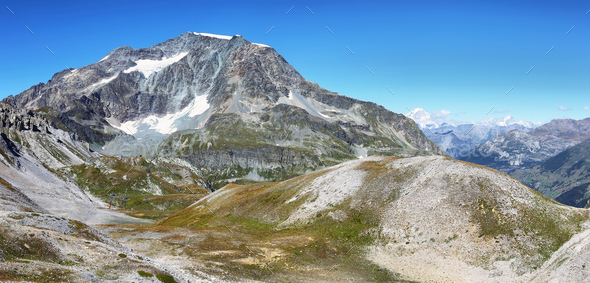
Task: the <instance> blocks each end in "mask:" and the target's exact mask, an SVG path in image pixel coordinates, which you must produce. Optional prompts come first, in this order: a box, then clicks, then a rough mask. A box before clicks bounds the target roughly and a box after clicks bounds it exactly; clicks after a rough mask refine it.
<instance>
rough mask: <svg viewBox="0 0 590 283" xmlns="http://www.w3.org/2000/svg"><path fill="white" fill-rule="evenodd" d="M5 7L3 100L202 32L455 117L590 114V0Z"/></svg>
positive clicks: (372, 96) (373, 94)
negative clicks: (56, 77) (121, 54)
mask: <svg viewBox="0 0 590 283" xmlns="http://www.w3.org/2000/svg"><path fill="white" fill-rule="evenodd" d="M2 6H7V7H8V8H9V9H10V10H11V11H12V12H14V14H12V12H11V11H9V10H8V9H7V8H6V7H0V8H1V9H0V25H1V26H2V29H0V38H2V44H0V62H1V64H0V86H1V87H0V98H4V97H6V96H8V95H10V94H13V95H14V94H18V93H19V92H21V91H23V90H25V89H27V88H29V87H30V86H32V85H34V84H37V83H39V82H47V80H49V79H50V78H51V76H52V75H53V74H54V73H56V72H58V71H60V70H63V69H65V68H66V66H68V67H71V68H79V67H82V66H85V65H88V64H91V63H94V62H97V61H98V60H100V59H101V58H102V57H104V56H105V55H106V54H107V53H108V52H109V51H111V50H112V49H114V48H116V47H119V46H131V47H133V48H142V47H148V46H151V45H154V44H157V43H159V42H162V41H165V40H167V39H169V38H172V37H176V36H178V35H180V34H182V33H184V32H186V31H195V32H206V33H216V34H223V35H235V34H240V35H242V36H244V37H245V38H246V39H247V40H249V41H251V42H257V43H264V44H267V45H270V46H272V47H274V48H275V49H276V50H277V51H278V52H279V53H280V54H281V55H282V56H283V57H285V59H286V60H287V61H288V62H289V63H290V64H291V65H293V66H294V67H295V68H296V69H297V70H298V71H299V72H300V73H301V74H302V75H303V76H304V77H305V78H307V79H308V80H310V81H314V82H317V83H318V84H320V86H322V87H324V88H327V89H329V90H331V91H336V92H338V93H340V94H343V95H347V96H351V97H354V98H357V99H362V100H368V101H373V102H375V103H378V104H381V105H383V106H385V107H386V108H388V109H390V110H392V111H394V112H398V113H407V112H408V110H407V109H406V107H408V108H410V109H414V108H418V107H419V108H423V109H425V110H426V111H428V112H432V111H441V110H443V109H444V110H446V111H450V112H451V114H450V115H449V116H448V118H450V119H454V120H467V121H479V120H482V119H484V118H490V117H501V116H505V115H512V116H514V118H516V119H517V120H528V121H542V122H548V121H550V120H551V119H554V118H563V117H570V118H574V119H582V118H586V117H590V110H584V109H585V107H586V109H587V107H589V106H590V84H589V83H590V80H589V79H590V64H589V63H590V40H589V39H590V14H588V15H586V12H588V11H589V10H590V2H588V1H579V2H574V1H572V2H569V1H568V2H563V1H487V2H485V3H484V2H483V1H444V2H443V1H404V2H399V1H396V2H393V1H388V2H385V1H379V2H364V1H363V2H361V1H324V2H317V1H313V2H303V1H222V2H218V1H211V2H203V1H111V0H106V1H88V2H86V1H58V2H54V1H16V0H9V1H3V5H2ZM293 6H294V7H293ZM306 6H307V7H309V9H310V10H311V11H313V14H312V12H310V10H308V9H307V8H306ZM291 7H293V9H292V10H291V11H290V12H289V13H288V14H286V13H287V11H289V9H291ZM326 26H327V27H328V28H329V29H330V30H331V31H332V32H333V33H334V34H332V32H331V31H330V30H328V28H326ZM27 27H28V28H30V29H31V31H32V32H33V33H34V34H32V33H31V32H30V31H29V30H28V29H27ZM271 27H274V28H273V29H272V30H271V31H270V32H268V34H266V33H267V31H268V30H270V29H271ZM572 27H574V28H573V29H572V30H571V31H570V32H569V33H568V34H567V35H566V33H567V32H568V30H570V29H571V28H572ZM46 47H49V48H50V49H51V50H52V51H53V53H55V54H52V53H51V52H50V51H49V50H48V49H47V48H46ZM347 47H348V48H349V49H350V50H352V52H354V55H353V54H352V53H351V52H350V51H349V50H348V49H347ZM552 47H553V49H552V50H551V52H549V54H546V52H547V51H549V50H550V49H551V48H552ZM533 66H534V68H533V70H531V71H530V73H529V74H528V75H526V72H527V71H529V70H530V69H531V68H532V67H533ZM367 67H368V68H369V69H370V70H371V71H372V72H373V73H374V74H372V73H371V72H370V71H369V70H368V69H367ZM386 86H387V87H389V88H390V89H391V90H392V91H393V92H394V93H395V95H392V94H391V93H390V92H389V91H388V90H387V88H386ZM513 86H514V88H513V89H512V91H511V92H510V93H509V94H508V95H506V92H507V91H508V90H510V89H511V88H512V87H513ZM492 107H494V109H493V110H492V111H490V113H489V114H487V115H486V113H487V112H488V111H489V110H490V109H491V108H492ZM560 109H561V110H560Z"/></svg>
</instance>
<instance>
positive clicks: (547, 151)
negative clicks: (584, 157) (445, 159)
mask: <svg viewBox="0 0 590 283" xmlns="http://www.w3.org/2000/svg"><path fill="white" fill-rule="evenodd" d="M587 138H590V118H587V119H584V120H573V119H555V120H552V121H551V122H549V123H547V124H544V125H542V126H540V127H538V128H536V129H534V130H531V131H529V132H522V131H519V130H513V131H511V132H509V133H506V134H504V135H500V136H497V137H495V138H493V139H492V140H490V141H487V142H485V143H483V144H481V145H479V146H478V147H477V148H476V150H475V152H477V153H481V152H483V153H485V154H480V155H477V156H475V155H469V156H465V157H461V158H460V159H461V160H465V161H469V162H473V163H476V164H480V165H484V166H488V167H491V168H494V169H496V170H500V171H504V172H510V171H512V170H515V169H519V168H530V167H534V166H536V165H538V164H540V163H542V162H543V161H545V160H547V159H549V158H551V157H553V156H555V155H557V154H559V153H560V152H562V151H564V150H566V149H567V148H569V147H572V146H574V145H576V144H578V143H579V142H580V141H582V140H585V139H587Z"/></svg>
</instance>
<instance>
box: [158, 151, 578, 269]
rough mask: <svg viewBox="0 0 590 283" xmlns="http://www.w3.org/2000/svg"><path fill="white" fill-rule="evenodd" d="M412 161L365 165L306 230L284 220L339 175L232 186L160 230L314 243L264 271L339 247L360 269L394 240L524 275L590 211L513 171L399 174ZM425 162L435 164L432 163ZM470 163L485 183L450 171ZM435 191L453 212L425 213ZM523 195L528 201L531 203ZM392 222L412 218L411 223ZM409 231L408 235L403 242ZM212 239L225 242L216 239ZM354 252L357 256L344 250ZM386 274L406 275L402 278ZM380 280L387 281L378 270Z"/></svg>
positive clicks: (416, 167) (414, 167) (447, 162)
mask: <svg viewBox="0 0 590 283" xmlns="http://www.w3.org/2000/svg"><path fill="white" fill-rule="evenodd" d="M408 160H412V159H406V160H403V159H395V158H381V159H377V160H372V161H364V162H359V163H358V166H356V167H355V169H356V170H362V171H364V172H365V175H364V176H365V177H364V182H363V184H362V186H361V188H360V190H359V191H358V192H357V193H356V194H355V195H353V196H352V197H350V198H347V199H346V200H344V201H342V202H340V203H337V204H330V205H329V208H328V209H325V210H323V211H321V212H319V213H317V214H315V215H312V216H311V218H310V219H308V220H309V221H307V222H303V223H299V224H296V225H284V223H285V222H284V221H285V220H287V219H289V217H290V216H291V215H292V214H294V212H296V211H297V210H298V209H299V208H300V207H302V206H305V204H306V203H308V202H313V201H314V200H317V195H314V194H313V193H311V194H304V195H299V194H300V193H301V191H302V190H303V189H304V188H306V187H308V186H309V185H310V184H311V183H312V182H313V181H314V180H316V179H317V178H319V177H321V176H322V175H325V174H328V173H329V172H331V171H333V170H339V169H328V170H323V171H319V172H314V173H310V174H306V175H303V176H299V177H296V178H293V179H290V180H287V181H284V182H280V183H260V184H252V185H245V186H237V185H229V186H227V187H225V188H224V189H222V190H221V191H219V192H217V193H216V194H214V195H212V196H209V197H207V198H205V199H203V200H201V201H200V202H199V203H198V204H197V205H195V206H192V207H189V208H187V209H185V210H183V211H180V212H178V213H177V214H175V215H172V216H170V217H168V218H166V219H163V220H161V221H160V222H158V223H157V224H158V225H160V226H162V227H164V226H174V227H191V228H192V229H194V230H195V231H211V230H226V229H228V228H229V229H231V230H232V231H233V233H235V234H237V235H239V238H244V239H245V238H250V237H256V238H257V241H260V242H263V243H265V242H277V241H278V242H281V241H279V240H278V239H283V238H288V237H296V236H297V235H305V236H307V237H309V238H311V239H313V240H311V241H310V242H308V244H307V245H306V246H305V250H306V251H305V252H303V250H304V249H303V248H302V247H297V248H295V249H292V248H290V247H291V245H289V244H288V243H284V245H283V246H280V245H279V246H280V249H281V250H282V252H283V253H284V254H286V255H285V256H283V257H281V259H280V260H275V261H272V260H271V261H266V262H265V263H264V264H259V266H266V265H268V264H270V265H272V266H273V267H274V268H285V267H286V266H292V265H295V266H307V265H316V266H317V265H322V264H325V263H326V262H322V261H321V259H322V256H321V255H322V254H325V253H329V252H328V251H329V250H333V251H338V252H336V255H337V256H336V257H334V258H333V259H334V262H337V260H336V258H340V259H341V260H342V259H343V258H348V259H349V260H350V261H346V260H343V261H344V262H349V263H350V264H351V265H352V264H353V263H354V262H365V263H366V264H369V265H370V263H367V262H366V261H363V260H364V257H363V250H364V248H366V247H368V246H371V245H381V244H386V243H389V244H391V245H393V246H396V247H398V248H399V247H400V245H402V247H403V248H404V249H406V248H407V247H409V245H408V246H403V245H407V244H412V243H416V244H417V246H414V245H412V246H413V247H414V248H413V249H414V250H419V249H424V248H428V249H434V250H437V251H440V252H445V251H452V252H455V253H457V252H458V253H459V255H458V257H459V258H460V259H461V260H464V261H466V262H468V263H470V264H473V265H477V266H483V267H484V268H490V267H491V266H492V264H493V262H494V261H495V260H508V259H511V258H518V259H519V260H520V262H521V263H522V264H523V266H524V267H522V268H521V269H519V272H520V273H522V272H524V271H531V270H533V269H535V268H536V267H538V266H540V265H541V264H542V263H543V262H544V261H545V260H547V259H548V258H549V256H550V255H551V254H552V253H553V252H554V251H555V250H557V249H558V248H559V247H560V246H561V245H563V243H565V242H566V241H567V240H568V239H569V238H570V237H571V236H572V235H573V234H574V233H576V232H577V231H579V230H580V223H581V222H583V221H585V220H586V219H587V218H588V213H587V212H586V211H579V210H575V209H570V208H567V207H563V206H561V205H559V204H558V203H556V202H554V201H552V200H550V199H548V198H546V197H544V196H542V195H541V194H539V193H537V192H535V191H532V190H530V189H528V188H526V187H524V186H522V185H519V183H518V182H517V181H516V180H514V179H512V178H510V177H508V176H506V175H504V174H503V173H500V172H497V171H493V170H489V169H487V168H485V167H481V166H474V165H471V164H467V163H463V162H458V161H454V160H451V159H448V158H447V159H445V158H439V159H435V160H434V161H432V160H430V162H431V163H430V165H429V164H428V161H426V163H424V162H423V163H420V162H418V163H416V164H406V165H405V166H403V167H399V168H392V164H394V163H396V162H401V163H404V162H407V161H408ZM425 164H426V166H427V167H426V168H424V167H422V166H423V165H425ZM428 166H431V167H433V168H434V169H433V170H432V172H433V174H432V175H433V176H434V177H431V179H428V178H427V179H424V180H422V179H423V177H422V175H421V174H424V173H425V171H428V170H429V169H428ZM461 166H463V167H465V166H469V167H470V168H471V169H468V170H475V171H479V172H483V173H484V174H481V175H482V176H484V177H482V178H479V177H473V176H469V175H471V174H470V173H469V171H465V172H462V173H460V174H455V173H453V172H449V171H448V170H452V169H453V168H455V169H456V168H459V167H461ZM449 168H451V169H449ZM461 168H462V167H461ZM445 170H446V171H445ZM463 170H465V169H463ZM439 171H440V172H439ZM486 174H487V175H486ZM427 177H429V176H427ZM497 178H500V179H502V182H503V183H501V184H500V183H497V184H494V182H495V181H496V179H497ZM336 181H337V180H334V182H336ZM434 181H436V182H437V183H433V182H434ZM413 183H416V184H418V185H417V186H416V187H418V188H420V187H421V186H424V189H423V190H420V189H417V190H416V191H413V192H411V193H412V194H415V195H414V196H411V195H410V196H407V195H408V193H409V191H408V190H409V189H408V187H410V186H411V185H412V184H413ZM432 186H440V189H435V191H437V190H438V191H439V192H440V190H445V192H444V194H446V196H447V201H448V203H447V204H448V206H451V208H448V207H447V206H443V205H439V207H438V208H436V210H435V211H433V212H428V213H426V212H425V211H426V210H427V209H426V208H421V207H420V204H423V203H427V202H429V201H431V200H430V199H429V197H432V196H434V195H432V193H427V196H426V197H427V198H426V199H420V198H421V197H423V196H421V195H420V194H421V193H424V192H425V191H427V190H426V188H428V187H432ZM507 186H515V187H512V188H511V189H512V190H513V191H512V192H511V191H510V190H505V189H503V188H502V187H507ZM318 189H319V190H321V189H322V188H318ZM294 197H295V198H294ZM293 198H294V199H295V200H294V201H292V200H293ZM521 198H522V199H524V200H525V201H521V200H520V199H521ZM416 199H418V200H416ZM507 199H508V200H509V201H508V202H507ZM290 200H291V201H290ZM411 201H416V204H415V205H414V206H409V208H410V209H415V210H416V211H415V212H414V213H410V214H404V213H402V212H399V213H397V212H396V211H400V210H403V209H408V208H407V207H404V203H407V202H411ZM448 209H452V210H450V212H451V213H453V215H455V216H453V217H452V218H450V219H448V218H442V219H440V220H437V221H434V222H433V221H430V222H429V220H427V219H428V218H432V219H435V220H436V219H437V217H439V216H440V215H444V214H447V211H448ZM514 209H515V210H517V215H516V216H515V215H513V214H512V212H513V211H514ZM420 214H423V216H422V217H423V218H420V219H417V220H412V219H411V217H412V215H420ZM339 215H340V216H339ZM459 215H469V216H467V217H463V216H459ZM392 219H396V221H397V219H402V220H404V219H405V220H407V222H396V221H393V220H392ZM457 220H458V222H463V224H464V225H463V226H461V227H466V229H467V231H466V233H461V232H459V233H458V231H459V230H460V229H461V228H457V227H453V225H455V222H457ZM400 221H401V220H400ZM436 222H439V223H436ZM445 222H448V224H447V223H445ZM405 223H410V225H414V226H415V230H413V231H405V232H403V231H404V229H406V228H404V227H403V225H406V224H405ZM400 225H402V226H400ZM392 227H393V228H392ZM384 228H388V229H394V230H393V231H394V232H391V230H390V231H389V232H386V231H385V230H382V229H384ZM414 231H425V232H420V233H418V232H414ZM233 233H232V234H233ZM399 233H402V234H404V235H405V236H404V235H401V234H400V235H399V236H398V235H397V234H399ZM235 238H238V236H236V237H235ZM429 239H430V240H429ZM211 240H212V241H215V237H212V238H211ZM233 240H234V241H237V239H233ZM455 242H456V243H465V244H466V245H470V246H471V247H472V248H473V249H475V251H476V252H472V253H470V254H461V251H460V250H457V248H453V245H457V244H453V243H455ZM245 243H247V241H246V242H245ZM308 249H312V250H308ZM347 250H352V251H354V252H353V253H352V254H348V253H344V254H343V253H342V252H344V251H347ZM411 253H413V252H411ZM301 254H305V255H306V257H305V258H307V259H306V260H303V257H301ZM344 265H345V266H348V265H347V264H344ZM324 266H325V265H324ZM347 268H352V267H351V266H348V267H347ZM285 270H287V269H285ZM351 270H352V269H351ZM378 273H379V272H378ZM385 274H388V276H391V277H390V278H393V279H396V278H397V279H399V277H398V276H397V275H395V274H394V273H391V272H385ZM373 275H375V276H377V275H376V273H375V274H373Z"/></svg>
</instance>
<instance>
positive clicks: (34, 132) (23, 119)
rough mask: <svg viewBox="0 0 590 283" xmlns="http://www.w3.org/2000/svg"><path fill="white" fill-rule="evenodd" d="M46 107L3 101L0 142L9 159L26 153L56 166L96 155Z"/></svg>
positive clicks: (74, 162) (1, 104)
mask: <svg viewBox="0 0 590 283" xmlns="http://www.w3.org/2000/svg"><path fill="white" fill-rule="evenodd" d="M44 114H46V112H43V111H32V110H22V109H18V108H15V107H13V106H12V105H10V104H8V103H0V135H2V139H3V140H4V142H3V143H2V145H1V146H0V150H2V151H3V152H4V153H5V154H6V156H5V159H6V160H7V161H9V160H11V159H12V158H11V156H18V155H20V154H21V152H22V153H26V154H28V155H30V156H32V157H34V158H36V159H37V161H39V162H40V163H43V164H45V165H46V166H49V167H52V168H54V169H56V168H59V167H62V166H68V165H74V164H80V163H82V162H84V160H85V159H88V158H91V157H93V156H96V155H97V153H95V152H92V151H91V150H90V148H89V146H88V143H86V142H85V141H83V140H81V139H80V138H79V136H78V135H77V134H76V133H73V132H70V131H68V130H67V129H65V130H64V129H60V128H58V126H57V125H56V124H54V123H53V122H52V121H51V120H48V119H47V118H46V117H45V116H44Z"/></svg>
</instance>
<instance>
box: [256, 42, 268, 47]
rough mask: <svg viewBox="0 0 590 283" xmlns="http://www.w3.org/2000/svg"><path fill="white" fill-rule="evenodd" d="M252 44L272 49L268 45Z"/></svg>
mask: <svg viewBox="0 0 590 283" xmlns="http://www.w3.org/2000/svg"><path fill="white" fill-rule="evenodd" d="M252 44H254V45H258V46H260V47H270V46H268V45H266V44H261V43H252Z"/></svg>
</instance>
